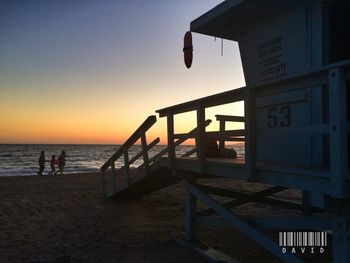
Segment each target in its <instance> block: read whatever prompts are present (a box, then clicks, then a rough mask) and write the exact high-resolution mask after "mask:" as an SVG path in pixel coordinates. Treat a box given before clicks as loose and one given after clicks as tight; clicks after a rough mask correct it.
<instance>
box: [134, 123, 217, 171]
mask: <svg viewBox="0 0 350 263" xmlns="http://www.w3.org/2000/svg"><path fill="white" fill-rule="evenodd" d="M210 123H211V120H209V119H208V120H206V121H205V123H204V124H205V126H208V125H209V124H210ZM196 133H197V128H194V129H193V130H191V131H190V132H188V133H185V134H181V138H178V140H177V141H176V142H174V147H177V146H179V145H180V144H181V143H183V142H185V141H186V140H188V139H190V138H194V137H195V134H196ZM175 135H176V134H175ZM168 151H169V147H166V148H165V149H163V150H161V151H160V152H159V153H157V154H156V155H154V156H153V157H152V158H150V159H149V163H152V162H154V161H156V160H157V159H159V158H160V157H161V156H163V155H164V154H166V153H167V152H168ZM191 151H193V150H191ZM191 151H190V152H191ZM194 152H196V151H194ZM194 152H192V153H191V154H193V153H194ZM186 154H187V153H185V155H186ZM191 154H190V155H191ZM142 167H143V164H141V165H140V166H139V167H138V168H142Z"/></svg>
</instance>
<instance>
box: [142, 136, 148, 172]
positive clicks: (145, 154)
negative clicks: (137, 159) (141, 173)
mask: <svg viewBox="0 0 350 263" xmlns="http://www.w3.org/2000/svg"><path fill="white" fill-rule="evenodd" d="M141 146H142V156H143V165H144V166H143V167H144V169H145V174H146V175H147V174H148V170H149V167H148V165H149V158H148V152H147V139H146V133H145V132H143V133H142V134H141Z"/></svg>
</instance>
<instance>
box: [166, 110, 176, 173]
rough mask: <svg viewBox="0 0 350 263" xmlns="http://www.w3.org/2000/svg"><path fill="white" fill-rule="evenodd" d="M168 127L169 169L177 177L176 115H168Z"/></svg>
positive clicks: (169, 113)
mask: <svg viewBox="0 0 350 263" xmlns="http://www.w3.org/2000/svg"><path fill="white" fill-rule="evenodd" d="M167 126H168V127H167V128H168V158H169V168H170V170H171V171H172V174H173V175H175V145H174V115H173V114H172V113H171V112H168V114H167Z"/></svg>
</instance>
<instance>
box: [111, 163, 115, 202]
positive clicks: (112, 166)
mask: <svg viewBox="0 0 350 263" xmlns="http://www.w3.org/2000/svg"><path fill="white" fill-rule="evenodd" d="M111 169H112V192H113V195H114V194H115V193H116V185H115V181H116V180H115V176H116V171H115V163H114V162H112V164H111Z"/></svg>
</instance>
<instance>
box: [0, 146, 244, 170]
mask: <svg viewBox="0 0 350 263" xmlns="http://www.w3.org/2000/svg"><path fill="white" fill-rule="evenodd" d="M119 147H120V146H119V145H62V144H60V145H53V144H49V145H39V144H38V145H36V144H2V145H1V144H0V176H22V175H28V176H30V175H36V174H37V172H38V170H39V164H38V161H39V156H40V152H41V151H45V157H46V160H47V161H49V160H51V155H53V154H55V155H56V159H57V157H58V156H59V154H60V153H61V152H62V151H65V152H66V155H67V157H66V166H65V168H64V172H65V173H66V174H71V173H82V172H98V171H99V170H100V167H101V166H102V165H103V164H104V163H105V162H106V161H107V160H108V159H109V158H110V157H111V156H112V154H113V153H114V152H115V151H117V149H118V148H119ZM164 148H165V146H161V145H160V146H155V147H153V149H152V150H151V151H150V152H149V156H150V157H152V156H153V155H155V154H157V153H158V152H159V151H161V150H162V149H164ZM192 148H193V146H179V147H177V149H176V153H177V155H181V154H184V153H186V152H187V151H189V150H191V149H192ZM234 148H235V149H236V151H237V153H238V154H239V155H240V154H243V152H244V148H243V147H242V146H237V147H234ZM140 150H141V146H139V145H135V146H133V147H131V148H130V150H129V159H131V158H132V157H133V156H134V155H136V154H137V153H138V152H139V151H140ZM123 161H124V160H123V158H120V159H119V160H118V161H117V162H116V167H117V168H119V167H121V166H122V165H123ZM140 164H142V157H141V158H140V159H139V160H137V161H136V162H134V163H133V165H132V167H137V166H139V165H140ZM50 170H51V169H50V164H49V163H47V164H46V165H45V170H44V175H46V174H48V172H49V171H50Z"/></svg>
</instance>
